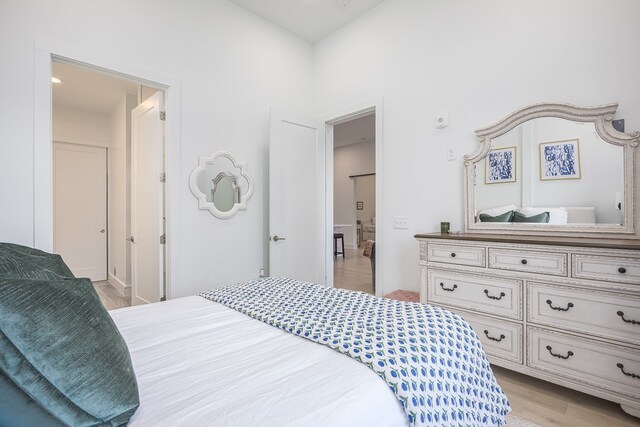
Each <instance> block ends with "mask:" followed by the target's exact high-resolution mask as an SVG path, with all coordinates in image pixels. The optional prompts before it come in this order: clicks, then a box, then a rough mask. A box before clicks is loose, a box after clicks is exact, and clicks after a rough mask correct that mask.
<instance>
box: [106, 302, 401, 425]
mask: <svg viewBox="0 0 640 427" xmlns="http://www.w3.org/2000/svg"><path fill="white" fill-rule="evenodd" d="M110 313H111V315H112V317H113V319H114V321H115V322H116V325H117V326H118V328H119V329H120V332H121V333H122V336H123V337H124V339H125V341H126V342H127V345H128V346H129V351H130V352H131V358H132V361H133V366H134V369H135V371H136V376H137V379H138V388H139V390H140V408H139V409H138V411H137V412H136V414H135V415H134V416H133V418H132V419H131V422H130V424H129V425H130V426H132V427H136V426H183V425H184V426H205V425H206V426H246V427H249V426H261V427H262V426H265V427H267V426H381V427H382V426H384V427H394V426H406V425H407V424H408V422H407V418H406V416H405V413H404V411H403V410H402V406H401V405H400V402H399V401H398V399H397V398H396V396H395V395H394V393H393V392H392V391H391V389H389V387H388V386H387V384H386V383H385V382H384V381H383V380H382V379H381V378H380V377H378V376H377V375H376V374H375V373H374V372H373V371H372V370H371V369H369V368H368V367H366V366H365V365H363V364H361V363H359V362H357V361H355V360H353V359H351V358H350V357H347V356H345V355H343V354H340V353H338V352H337V351H335V350H332V349H330V348H328V347H325V346H323V345H319V344H315V343H312V342H311V341H308V340H305V339H303V338H300V337H297V336H294V335H291V334H289V333H287V332H284V331H282V330H279V329H277V328H275V327H272V326H269V325H267V324H265V323H262V322H260V321H258V320H255V319H252V318H250V317H249V316H246V315H244V314H241V313H239V312H236V311H234V310H232V309H230V308H227V307H225V306H223V305H221V304H217V303H215V302H212V301H209V300H207V299H204V298H202V297H198V296H192V297H186V298H180V299H175V300H171V301H167V302H162V303H158V304H150V305H146V306H137V307H130V308H125V309H121V310H116V311H112V312H110Z"/></svg>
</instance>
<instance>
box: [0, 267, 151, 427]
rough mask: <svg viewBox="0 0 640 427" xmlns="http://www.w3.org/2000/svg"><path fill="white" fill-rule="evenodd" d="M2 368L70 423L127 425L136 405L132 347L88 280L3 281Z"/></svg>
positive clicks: (0, 285) (0, 313)
mask: <svg viewBox="0 0 640 427" xmlns="http://www.w3.org/2000/svg"><path fill="white" fill-rule="evenodd" d="M0 371H2V372H3V373H4V375H6V376H7V377H8V379H9V380H10V381H11V382H12V383H13V384H15V385H16V386H17V387H18V388H19V389H21V390H22V391H23V392H24V393H25V394H26V395H28V396H29V397H30V398H31V399H33V400H34V401H35V402H36V403H38V404H39V405H40V406H41V407H42V408H43V409H44V410H46V411H47V412H48V413H50V414H52V415H53V416H54V417H55V418H56V419H58V420H60V421H61V422H62V423H64V424H67V425H73V426H98V425H105V426H120V425H126V424H127V422H128V421H129V419H130V418H131V416H132V415H133V414H134V413H135V411H136V409H137V408H138V405H139V398H138V386H137V383H136V377H135V373H134V371H133V366H132V364H131V358H130V356H129V351H128V349H127V345H126V343H125V342H124V340H123V338H122V336H121V335H120V333H119V331H118V329H117V328H116V326H115V324H114V323H113V320H112V319H111V316H109V313H107V311H106V310H105V309H104V307H103V306H102V303H101V302H100V299H99V298H98V295H97V294H96V292H95V290H94V288H93V285H92V284H91V281H90V280H89V279H57V280H27V279H0Z"/></svg>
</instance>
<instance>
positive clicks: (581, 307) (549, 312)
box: [527, 282, 640, 344]
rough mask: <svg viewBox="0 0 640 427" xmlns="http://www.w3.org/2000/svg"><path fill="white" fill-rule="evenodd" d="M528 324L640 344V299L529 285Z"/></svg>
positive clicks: (577, 289)
mask: <svg viewBox="0 0 640 427" xmlns="http://www.w3.org/2000/svg"><path fill="white" fill-rule="evenodd" d="M527 292H528V294H527V302H528V310H527V321H529V322H531V323H537V324H540V325H547V326H552V327H554V328H560V329H568V330H572V331H576V332H583V333H585V334H592V335H598V336H601V337H606V338H611V339H616V340H621V341H626V342H629V343H631V344H640V297H637V296H631V295H621V294H616V293H613V292H606V291H592V290H588V289H584V288H574V287H570V286H563V285H551V284H545V283H537V282H528V283H527Z"/></svg>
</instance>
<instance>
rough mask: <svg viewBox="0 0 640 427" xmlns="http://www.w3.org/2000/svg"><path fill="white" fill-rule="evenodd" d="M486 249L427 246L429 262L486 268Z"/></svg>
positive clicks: (438, 245) (460, 246)
mask: <svg viewBox="0 0 640 427" xmlns="http://www.w3.org/2000/svg"><path fill="white" fill-rule="evenodd" d="M485 258H486V249H485V248H483V247H477V246H462V245H443V244H440V243H429V244H428V245H427V261H429V262H446V263H449V264H459V265H470V266H473V267H484V266H485V265H486V261H485Z"/></svg>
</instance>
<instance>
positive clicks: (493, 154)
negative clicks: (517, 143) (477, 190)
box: [484, 147, 516, 184]
mask: <svg viewBox="0 0 640 427" xmlns="http://www.w3.org/2000/svg"><path fill="white" fill-rule="evenodd" d="M485 164H486V171H485V175H484V183H485V184H503V183H506V182H516V147H503V148H493V149H492V150H491V151H489V153H488V154H487V157H486V158H485Z"/></svg>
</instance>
